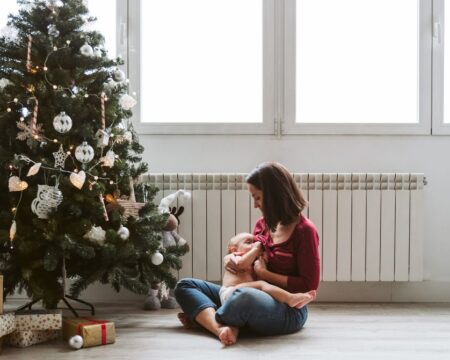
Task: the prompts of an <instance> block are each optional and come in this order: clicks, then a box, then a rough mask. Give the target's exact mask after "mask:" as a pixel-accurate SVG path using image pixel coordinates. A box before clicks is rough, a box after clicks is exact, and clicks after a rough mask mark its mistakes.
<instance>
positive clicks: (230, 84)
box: [140, 0, 263, 123]
mask: <svg viewBox="0 0 450 360" xmlns="http://www.w3.org/2000/svg"><path fill="white" fill-rule="evenodd" d="M262 3H263V2H262V0H245V1H242V0H189V1H187V0H143V1H141V70H140V73H141V121H142V122H150V123H154V122H168V123H170V122H172V123H173V122H187V123H194V122H201V123H205V122H211V123H225V122H234V123H238V122H249V123H262V120H263V118H262V108H263V104H262V97H263V85H262V74H263V70H262V66H263V63H262V51H263V48H262V20H263V16H262Z"/></svg>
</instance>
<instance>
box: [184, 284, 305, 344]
mask: <svg viewBox="0 0 450 360" xmlns="http://www.w3.org/2000/svg"><path fill="white" fill-rule="evenodd" d="M219 290H220V286H219V285H216V284H213V283H210V282H208V281H204V280H198V279H182V280H180V281H179V282H178V284H177V286H176V287H175V298H176V299H177V301H178V304H180V306H181V308H182V309H183V311H184V313H185V314H186V315H187V316H188V317H189V318H190V319H191V320H192V321H195V318H196V317H197V315H198V313H199V312H200V311H202V310H204V309H206V308H210V307H211V308H214V309H215V310H216V321H217V322H219V323H221V324H224V325H229V326H234V327H238V328H241V327H246V328H248V329H249V330H250V331H252V332H255V333H258V334H262V335H281V334H289V333H293V332H296V331H298V330H300V329H301V328H302V327H303V325H304V324H305V322H306V319H307V318H308V310H307V308H306V306H304V307H303V308H301V309H296V308H292V307H290V306H288V305H286V304H282V303H280V302H278V301H276V300H275V299H274V298H273V297H272V296H270V295H269V294H266V293H265V292H263V291H260V290H257V289H253V288H240V289H236V290H235V291H233V293H232V294H230V296H229V297H228V299H227V300H226V301H225V303H224V304H223V305H221V304H220V298H219Z"/></svg>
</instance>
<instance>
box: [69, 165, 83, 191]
mask: <svg viewBox="0 0 450 360" xmlns="http://www.w3.org/2000/svg"><path fill="white" fill-rule="evenodd" d="M85 181H86V173H85V172H84V171H83V170H81V171H80V172H78V173H72V174H70V182H71V183H72V185H73V186H75V187H76V188H77V189H80V190H81V188H82V187H83V185H84V182H85Z"/></svg>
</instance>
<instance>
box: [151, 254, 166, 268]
mask: <svg viewBox="0 0 450 360" xmlns="http://www.w3.org/2000/svg"><path fill="white" fill-rule="evenodd" d="M163 261H164V256H162V254H161V253H160V252H159V251H157V252H155V253H154V254H153V255H152V264H153V265H156V266H158V265H161V264H162V262H163Z"/></svg>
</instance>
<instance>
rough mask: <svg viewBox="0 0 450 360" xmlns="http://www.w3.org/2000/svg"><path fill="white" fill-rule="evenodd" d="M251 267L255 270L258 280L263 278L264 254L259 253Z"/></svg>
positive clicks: (265, 264)
mask: <svg viewBox="0 0 450 360" xmlns="http://www.w3.org/2000/svg"><path fill="white" fill-rule="evenodd" d="M253 269H254V271H255V274H256V277H257V278H258V279H260V280H265V279H264V273H265V272H266V271H267V263H266V259H265V258H264V255H261V256H260V257H259V258H258V259H257V260H256V261H255V264H254V265H253Z"/></svg>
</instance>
